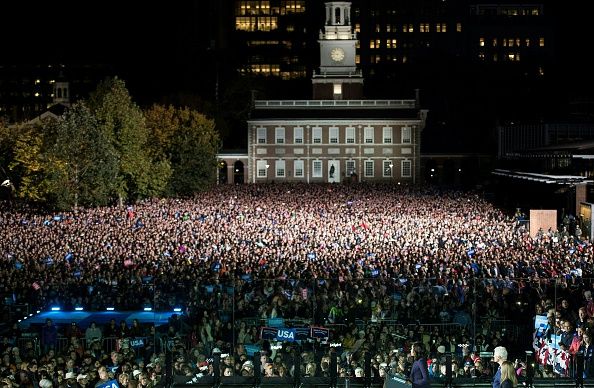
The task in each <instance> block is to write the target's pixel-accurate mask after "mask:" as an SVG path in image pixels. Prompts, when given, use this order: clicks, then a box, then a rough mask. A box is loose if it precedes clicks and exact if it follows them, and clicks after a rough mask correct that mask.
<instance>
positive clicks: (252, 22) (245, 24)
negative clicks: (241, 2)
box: [235, 17, 256, 31]
mask: <svg viewBox="0 0 594 388" xmlns="http://www.w3.org/2000/svg"><path fill="white" fill-rule="evenodd" d="M235 29H236V30H237V31H256V18H250V17H237V18H235Z"/></svg>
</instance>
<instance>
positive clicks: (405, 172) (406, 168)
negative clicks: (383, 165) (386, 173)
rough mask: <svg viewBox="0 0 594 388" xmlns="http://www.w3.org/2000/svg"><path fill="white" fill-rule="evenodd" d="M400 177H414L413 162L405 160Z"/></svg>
mask: <svg viewBox="0 0 594 388" xmlns="http://www.w3.org/2000/svg"><path fill="white" fill-rule="evenodd" d="M400 175H401V176H402V177H403V178H410V177H411V176H412V162H411V161H410V160H403V161H402V164H401V166H400Z"/></svg>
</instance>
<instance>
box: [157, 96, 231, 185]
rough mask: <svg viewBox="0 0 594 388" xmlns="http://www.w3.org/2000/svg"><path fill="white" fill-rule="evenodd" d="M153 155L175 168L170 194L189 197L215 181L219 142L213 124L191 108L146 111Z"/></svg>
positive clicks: (161, 107)
mask: <svg viewBox="0 0 594 388" xmlns="http://www.w3.org/2000/svg"><path fill="white" fill-rule="evenodd" d="M145 115H146V118H147V126H148V128H149V131H150V139H151V141H150V142H149V144H150V148H151V153H152V155H154V156H155V157H156V158H157V159H168V160H169V161H170V163H171V167H172V169H173V175H172V176H171V180H170V182H169V192H170V193H171V194H174V195H182V196H188V195H191V194H193V193H195V192H197V191H199V190H203V189H205V188H206V187H208V186H209V185H211V184H212V183H214V182H215V178H216V153H217V152H218V149H219V145H220V139H219V134H218V133H217V131H216V129H215V124H214V121H213V120H211V119H208V118H207V117H206V116H204V115H203V114H201V113H198V112H196V111H194V110H192V109H189V108H182V109H180V108H175V107H173V106H169V107H163V106H160V105H154V106H153V107H152V108H151V109H149V110H148V111H147V112H146V114H145Z"/></svg>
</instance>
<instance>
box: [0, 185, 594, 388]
mask: <svg viewBox="0 0 594 388" xmlns="http://www.w3.org/2000/svg"><path fill="white" fill-rule="evenodd" d="M3 206H5V207H4V208H3V209H2V212H1V213H0V236H2V238H1V239H0V255H1V257H2V260H1V267H0V272H1V275H2V276H1V277H0V279H1V280H0V292H1V293H2V296H3V297H4V298H5V300H6V301H9V302H10V303H15V304H19V303H29V304H30V305H32V306H38V307H39V308H42V307H44V308H47V307H49V306H54V305H56V306H61V307H62V308H63V309H73V308H74V307H76V306H81V307H84V308H85V309H87V310H103V309H105V307H108V306H113V307H115V308H116V309H118V310H133V309H141V308H142V307H144V306H152V307H153V308H155V309H159V310H167V309H172V308H174V307H179V306H183V307H184V309H185V312H184V318H183V319H179V322H178V320H176V322H174V323H172V324H170V325H169V327H167V328H166V329H165V331H164V332H161V331H160V330H159V329H158V328H157V329H155V328H154V327H153V328H149V327H143V328H142V330H141V329H137V330H138V331H139V332H136V333H134V334H133V335H132V334H130V332H129V328H128V327H127V324H126V323H125V322H123V323H121V325H120V326H122V327H121V330H120V331H119V332H118V331H117V330H116V331H113V332H112V331H110V332H109V335H105V333H103V334H102V338H108V337H110V338H111V337H114V338H118V339H119V340H120V341H121V340H124V339H126V338H134V337H145V336H146V337H148V338H153V340H152V342H151V341H149V342H148V344H147V345H146V346H145V347H143V348H142V350H139V349H134V348H132V347H127V348H123V347H121V346H120V345H118V346H115V347H114V349H113V352H115V354H114V353H113V352H111V350H110V349H109V348H108V347H106V346H105V344H104V343H103V344H101V343H102V342H101V341H96V343H97V344H101V345H94V346H93V345H92V342H91V341H90V340H89V339H88V338H86V337H85V336H84V335H83V334H81V335H80V336H77V335H75V336H72V335H71V334H72V333H71V332H68V331H67V330H66V329H64V328H56V333H55V335H56V336H57V335H58V331H60V332H61V333H60V334H63V335H65V336H68V337H69V338H72V337H74V338H75V340H73V343H72V344H70V345H69V347H67V348H66V349H60V351H61V352H62V353H60V354H54V353H51V352H52V351H54V352H55V351H56V349H52V348H55V345H56V343H55V342H52V341H48V339H47V338H46V337H44V336H43V335H42V336H41V343H40V345H41V347H40V348H41V351H40V352H37V353H38V354H34V353H35V352H33V351H31V352H27V349H26V348H27V347H28V346H29V345H27V342H26V341H25V342H18V336H19V330H18V328H16V327H15V328H13V330H12V331H10V332H9V333H8V334H7V335H6V336H5V341H4V342H5V343H6V346H5V348H3V349H2V350H3V351H4V354H5V355H4V361H3V364H2V368H3V369H2V373H3V374H6V373H7V372H6V371H9V370H10V371H12V376H13V377H15V378H16V380H19V379H20V380H19V381H20V382H21V383H22V381H23V380H22V379H23V378H29V379H32V378H33V377H34V378H35V379H36V380H35V381H37V382H38V384H39V386H42V387H43V388H46V387H45V386H43V385H42V384H41V382H40V381H42V380H47V381H48V382H52V383H53V384H54V385H56V384H57V385H63V384H66V383H64V381H68V380H72V381H73V382H76V381H77V380H78V384H79V385H83V386H84V384H83V383H84V381H85V378H80V379H77V378H78V377H81V376H86V379H87V384H90V383H94V382H96V381H98V380H105V379H104V378H109V373H114V377H117V378H120V377H121V376H123V375H127V376H128V377H127V378H128V383H127V384H131V385H135V384H138V385H143V383H141V380H143V376H145V377H146V378H145V379H144V380H145V382H146V384H149V385H150V384H153V385H155V384H156V382H157V381H158V380H159V376H161V375H162V373H161V370H162V368H163V367H164V366H165V364H164V363H165V356H164V354H165V353H167V351H171V352H173V354H174V356H175V357H174V360H175V361H174V362H173V363H172V366H173V368H174V372H175V374H178V375H188V376H196V374H208V373H209V370H210V369H209V368H212V363H211V362H209V360H210V358H211V357H212V352H213V350H214V349H216V350H220V351H221V353H223V355H225V357H224V358H223V368H222V372H223V373H224V374H225V375H249V374H253V361H254V360H253V355H252V352H251V350H250V349H252V348H251V345H254V344H256V345H257V346H258V348H259V349H260V350H262V354H263V356H262V357H263V358H262V360H261V365H262V372H263V374H264V375H274V376H283V375H284V376H287V375H292V374H294V373H295V372H294V369H293V366H292V365H293V362H292V360H294V357H293V356H294V355H295V354H296V353H298V354H300V355H301V357H300V363H301V364H300V368H301V369H302V375H306V376H307V375H311V376H323V375H325V374H327V373H328V368H329V357H330V353H329V352H330V351H331V350H329V348H328V346H327V345H325V344H324V343H323V342H320V341H319V340H316V341H308V343H307V344H301V345H297V344H295V343H292V344H284V345H283V348H282V349H277V348H276V347H277V346H275V344H274V343H273V341H263V340H262V339H261V338H260V332H259V328H260V326H262V324H261V323H260V321H254V320H251V318H259V319H264V320H266V319H271V318H283V319H285V320H286V321H287V322H289V321H291V320H293V321H298V320H301V321H307V322H309V323H311V324H316V325H323V326H327V327H331V328H332V330H331V333H332V335H331V338H330V339H329V342H335V343H339V344H340V345H341V346H340V348H338V349H336V350H332V352H336V353H337V354H339V355H340V357H341V362H340V363H339V367H340V369H339V373H340V374H342V375H345V376H346V375H353V376H356V375H358V374H360V373H361V372H362V367H363V360H364V355H365V354H366V353H369V354H372V355H373V357H372V370H373V371H374V374H375V375H376V376H379V375H381V374H383V373H384V372H385V371H388V370H391V371H392V372H398V373H405V371H406V368H408V367H410V360H409V359H408V357H407V351H408V349H409V348H410V344H412V343H413V342H415V341H420V342H422V343H424V344H425V346H426V348H427V351H429V353H430V355H431V357H430V358H429V360H430V364H431V365H430V368H429V372H430V374H431V375H432V376H433V377H439V376H442V375H443V373H445V372H444V368H445V364H444V357H445V354H446V353H452V354H454V355H455V357H454V365H455V367H454V368H453V369H454V373H455V374H456V375H461V376H467V377H480V376H489V375H491V374H492V373H493V370H492V365H491V364H490V362H489V361H488V360H487V359H485V358H484V357H483V358H481V357H480V352H489V351H492V349H494V348H495V347H496V346H499V345H504V346H507V347H508V349H510V353H511V354H520V353H522V352H523V350H525V349H526V345H528V346H529V345H530V339H529V338H528V341H527V342H528V344H526V338H525V334H526V333H525V332H520V331H518V330H511V329H510V328H516V329H517V328H520V327H526V326H527V327H531V325H532V318H533V317H534V315H535V314H545V315H546V314H547V313H552V314H557V313H558V314H559V317H555V318H558V319H559V321H558V322H552V325H551V327H553V326H554V327H555V330H557V329H558V328H563V325H561V324H560V323H561V322H569V323H572V324H573V330H575V327H576V326H577V323H578V319H581V321H582V324H581V326H580V327H581V329H580V330H581V331H582V334H583V333H586V332H587V330H586V329H588V328H590V327H591V326H592V317H593V316H594V303H593V302H592V298H591V291H592V282H591V280H590V278H591V277H592V275H593V274H592V271H593V270H594V265H593V264H594V263H593V260H594V259H593V257H594V254H593V253H594V252H593V246H592V244H591V243H590V242H589V241H588V240H587V239H581V238H578V237H576V236H571V235H569V234H568V233H566V232H563V231H562V232H559V233H557V232H551V231H541V233H539V234H538V235H537V236H536V237H534V238H532V237H530V236H529V233H528V231H527V230H526V229H525V227H524V226H523V224H522V223H520V222H518V220H517V219H516V218H514V217H513V216H510V215H506V214H505V213H503V212H502V211H501V210H499V209H497V208H496V207H494V206H493V205H492V204H490V203H488V202H487V201H485V200H484V199H483V198H481V197H480V196H479V195H478V194H476V193H462V192H454V191H451V192H437V191H433V190H426V191H423V190H416V189H414V190H413V189H410V188H403V187H393V186H374V185H353V186H348V185H345V186H338V185H278V184H274V185H265V186H256V185H243V186H219V187H216V188H214V189H213V190H211V191H208V192H205V193H200V194H197V195H196V197H195V198H193V199H191V200H181V199H167V200H150V201H144V202H141V203H138V204H134V205H131V206H128V207H126V208H120V207H105V208H94V209H78V210H77V211H76V212H67V213H64V212H60V213H52V214H48V213H43V212H39V211H37V210H34V209H32V208H28V207H24V206H21V207H17V208H11V209H9V208H7V205H3ZM582 307H583V309H582V310H583V312H579V313H578V311H582V310H580V308H582ZM578 317H579V318H578ZM500 322H508V323H511V324H513V325H511V326H506V325H501V326H498V324H499V323H500ZM424 324H431V325H433V326H425V325H424ZM452 324H456V325H455V326H454V325H452ZM50 325H51V323H50ZM460 328H461V329H460ZM477 328H478V330H476V329H477ZM83 329H86V330H87V331H88V329H87V328H83ZM83 329H81V332H82V330H83ZM97 329H99V331H104V330H106V329H108V328H107V327H105V328H97ZM563 330H565V328H563ZM569 333H570V334H568V335H571V336H572V338H573V337H578V336H579V335H578V333H577V331H576V332H575V333H574V331H571V330H570V331H569ZM530 334H531V331H530ZM50 339H53V337H52V336H50ZM171 339H177V340H178V342H179V343H177V342H173V343H171ZM118 344H120V342H118ZM167 344H168V345H167ZM21 345H22V346H21ZM169 345H171V346H169ZM31 346H33V345H31ZM167 346H169V347H168V348H167V349H166V347H167ZM587 346H589V345H587ZM21 347H22V348H23V349H20V348H21ZM15 348H16V353H17V355H16V356H15V355H14V353H15ZM19 352H22V353H21V354H20V355H19ZM160 353H163V354H160ZM25 355H26V356H25ZM87 356H90V357H87ZM114 358H116V359H117V360H118V361H117V362H118V364H117V365H118V367H117V368H115V369H113V368H112V369H108V370H107V371H105V373H106V374H105V373H104V374H103V375H102V374H101V370H102V369H101V368H104V367H113V366H114V364H113V363H114V362H115V361H114ZM70 359H73V360H74V365H73V368H69V367H68V365H67V364H68V362H69V360H70ZM32 361H35V363H33V362H32ZM87 361H89V362H90V363H87ZM521 361H522V360H518V362H517V365H518V368H519V369H520V368H521V365H522V364H521ZM85 363H87V364H85ZM23 364H25V365H24V366H23ZM34 364H36V365H37V366H36V367H35V368H37V369H36V370H35V371H34V372H33V373H31V368H33V365H34ZM52 365H53V367H52ZM149 365H150V367H149ZM13 366H14V367H15V368H12V367H13ZM124 367H125V368H124ZM18 368H20V369H21V370H25V371H27V373H25V375H26V376H25V377H23V375H22V374H21V376H18V374H16V371H14V369H18ZM97 368H99V369H97ZM157 368H159V371H157V372H156V371H155V369H157ZM70 369H72V371H70V373H71V374H70V375H69V376H70V377H72V376H73V374H76V373H78V374H77V375H76V377H77V378H75V379H72V378H71V379H67V378H65V377H64V378H63V379H62V380H58V379H59V373H58V372H59V371H63V372H64V373H62V374H63V375H64V376H66V373H69V372H68V371H69V370H70ZM97 370H99V373H98V374H97V373H96V372H97ZM136 371H138V373H135V372H136ZM542 373H548V371H547V370H545V369H543V371H542ZM8 374H10V373H8ZM136 377H138V379H137V378H136ZM7 379H8V380H6V381H10V379H9V378H8V377H7ZM16 380H13V381H16ZM137 380H138V381H137ZM81 382H83V383H81ZM5 384H8V383H5ZM23 384H24V385H27V383H23ZM44 384H45V382H44ZM123 385H125V384H123Z"/></svg>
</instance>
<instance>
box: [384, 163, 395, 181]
mask: <svg viewBox="0 0 594 388" xmlns="http://www.w3.org/2000/svg"><path fill="white" fill-rule="evenodd" d="M382 164H383V167H384V168H383V171H384V178H390V177H391V176H392V169H393V168H394V164H392V161H391V160H384V161H383V162H382Z"/></svg>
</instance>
